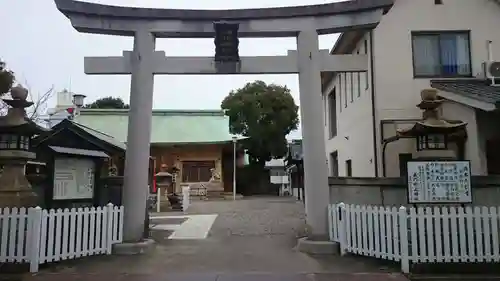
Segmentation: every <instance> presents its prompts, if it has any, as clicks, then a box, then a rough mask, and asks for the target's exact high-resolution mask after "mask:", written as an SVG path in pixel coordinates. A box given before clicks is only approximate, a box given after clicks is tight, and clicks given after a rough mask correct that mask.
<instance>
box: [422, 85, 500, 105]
mask: <svg viewBox="0 0 500 281" xmlns="http://www.w3.org/2000/svg"><path fill="white" fill-rule="evenodd" d="M431 87H432V88H434V89H436V90H440V91H444V92H449V93H453V94H456V95H460V96H463V97H466V98H469V99H472V100H476V101H480V102H484V103H489V104H492V105H494V106H495V107H497V108H498V107H499V106H500V86H492V85H491V81H489V80H484V79H451V80H431Z"/></svg>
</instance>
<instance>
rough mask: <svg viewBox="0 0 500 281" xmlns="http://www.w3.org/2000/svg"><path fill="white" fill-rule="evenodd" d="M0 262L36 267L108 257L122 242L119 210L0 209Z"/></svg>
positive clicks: (121, 220) (121, 218)
mask: <svg viewBox="0 0 500 281" xmlns="http://www.w3.org/2000/svg"><path fill="white" fill-rule="evenodd" d="M0 226H1V228H0V235H1V236H0V262H17V263H30V271H31V272H37V271H38V267H39V265H40V264H43V263H49V262H54V261H60V260H67V259H75V258H79V257H84V256H91V255H98V254H111V246H112V245H113V244H115V243H119V242H121V241H122V236H123V207H118V206H113V205H112V204H108V205H107V206H106V207H97V208H94V207H92V208H78V209H75V208H72V209H64V210H63V209H57V210H54V209H50V210H43V209H41V208H39V207H36V208H28V209H26V208H19V209H18V208H12V209H9V208H3V209H0Z"/></svg>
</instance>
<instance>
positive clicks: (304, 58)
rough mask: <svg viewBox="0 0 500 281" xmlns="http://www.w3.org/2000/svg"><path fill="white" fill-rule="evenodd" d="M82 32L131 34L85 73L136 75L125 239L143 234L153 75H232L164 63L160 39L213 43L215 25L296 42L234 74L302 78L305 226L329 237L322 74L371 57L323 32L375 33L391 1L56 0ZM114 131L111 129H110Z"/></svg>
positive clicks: (197, 61)
mask: <svg viewBox="0 0 500 281" xmlns="http://www.w3.org/2000/svg"><path fill="white" fill-rule="evenodd" d="M55 1H56V5H57V7H58V9H59V10H60V11H61V12H62V13H64V14H65V15H66V16H67V17H68V18H69V19H70V20H71V22H72V24H73V26H74V27H75V28H76V29H77V30H78V31H80V32H87V33H98V34H111V35H122V36H133V37H134V47H133V51H131V52H127V51H126V52H124V53H123V56H121V57H87V58H85V73H87V74H131V76H132V78H131V89H130V112H129V122H128V136H127V152H126V161H125V181H124V193H123V203H124V206H125V218H124V227H125V229H124V238H125V241H137V240H139V239H141V235H142V232H143V229H144V216H145V213H144V212H145V209H146V206H145V204H146V196H147V192H148V191H147V189H146V188H145V186H146V185H147V180H148V157H149V145H150V135H151V118H152V117H151V110H152V105H153V81H154V79H153V76H154V75H155V74H197V75H199V74H227V73H226V72H224V73H221V72H218V71H217V67H216V64H215V62H214V59H213V57H166V56H165V53H164V52H162V51H156V50H155V38H159V37H162V38H173V37H177V38H213V37H214V29H213V22H214V21H217V20H225V21H229V22H235V23H238V24H239V26H240V29H239V31H238V36H239V37H296V38H297V51H289V52H288V54H287V55H286V56H260V57H241V62H240V69H239V71H234V72H233V74H288V73H298V74H299V89H300V105H301V106H300V108H301V110H300V111H301V126H302V134H303V151H304V169H305V171H304V172H305V179H304V184H305V192H306V195H305V196H306V197H305V199H306V220H307V224H308V225H309V227H310V228H311V229H310V230H311V236H315V237H323V238H326V237H327V236H328V229H327V205H328V204H329V200H330V194H329V188H328V168H327V164H326V160H325V159H326V156H325V143H324V141H325V139H324V126H323V124H324V123H323V106H322V98H321V95H322V93H321V72H329V71H331V72H349V71H367V69H368V57H367V56H366V55H330V54H329V52H328V50H319V44H318V34H327V33H337V32H343V31H349V30H352V29H355V28H373V27H375V26H376V25H377V24H378V22H379V21H380V19H381V17H382V15H383V13H384V12H386V11H387V10H388V9H390V7H391V6H392V2H393V0H356V1H348V2H339V3H331V4H324V5H311V6H299V7H285V8H266V9H247V10H173V9H146V8H128V7H115V6H106V5H99V4H92V3H83V2H79V1H73V0H55ZM110 126H112V124H110Z"/></svg>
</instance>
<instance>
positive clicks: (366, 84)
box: [364, 39, 369, 90]
mask: <svg viewBox="0 0 500 281" xmlns="http://www.w3.org/2000/svg"><path fill="white" fill-rule="evenodd" d="M364 45H365V55H368V39H365V41H364ZM368 87H369V85H368V71H365V89H366V90H368Z"/></svg>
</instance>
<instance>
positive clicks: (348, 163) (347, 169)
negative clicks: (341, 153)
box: [345, 159, 352, 177]
mask: <svg viewBox="0 0 500 281" xmlns="http://www.w3.org/2000/svg"><path fill="white" fill-rule="evenodd" d="M345 173H346V176H347V177H352V160H350V159H349V160H346V161H345Z"/></svg>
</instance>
